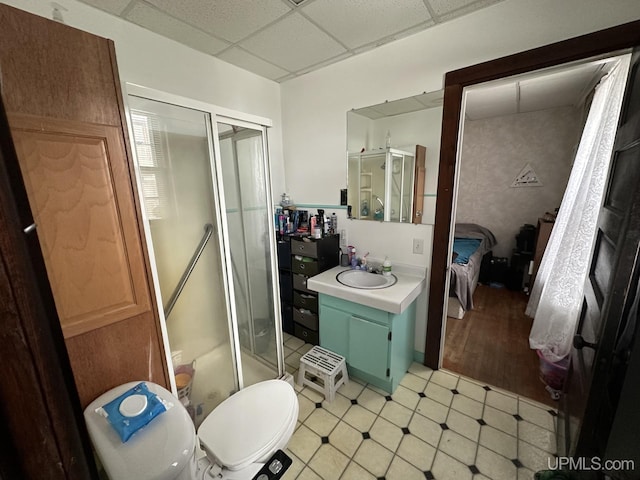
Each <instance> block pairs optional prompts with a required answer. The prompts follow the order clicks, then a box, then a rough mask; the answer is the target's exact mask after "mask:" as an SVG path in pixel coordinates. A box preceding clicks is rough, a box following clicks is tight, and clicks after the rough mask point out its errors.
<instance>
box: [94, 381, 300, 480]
mask: <svg viewBox="0 0 640 480" xmlns="http://www.w3.org/2000/svg"><path fill="white" fill-rule="evenodd" d="M138 383H140V382H130V383H126V384H124V385H120V386H118V387H115V388H113V389H111V390H109V391H108V392H106V393H104V394H102V395H100V396H99V397H98V398H96V399H95V400H94V401H93V402H91V404H89V405H88V406H87V408H86V409H85V411H84V418H85V421H86V424H87V430H88V431H89V436H90V437H91V441H92V442H93V446H94V448H95V451H96V453H97V455H98V457H99V459H100V461H101V463H102V466H103V467H104V469H105V471H106V473H107V475H108V477H109V478H110V479H111V480H131V479H136V480H210V479H214V478H215V479H218V480H223V479H224V480H250V479H252V478H253V477H254V476H255V475H256V473H257V472H258V471H259V470H260V468H261V467H262V466H263V465H264V463H265V462H266V461H267V460H269V458H270V457H271V456H272V455H273V454H274V453H275V452H276V451H277V450H278V449H284V448H285V447H286V445H287V443H288V442H289V439H290V438H291V435H292V434H293V430H294V428H295V425H296V421H297V419H298V398H297V396H296V393H295V391H294V389H293V387H292V386H291V385H290V384H289V383H287V382H285V381H283V380H267V381H263V382H259V383H256V384H254V385H251V386H249V387H247V388H244V389H243V390H240V391H239V392H238V393H236V394H234V395H231V396H230V397H229V398H227V399H226V400H225V401H223V402H222V403H221V404H220V405H218V406H217V407H216V408H215V409H214V410H213V411H212V412H211V413H210V414H209V415H208V416H207V417H206V418H205V419H204V421H203V422H202V424H201V425H200V427H199V428H198V432H197V436H196V431H195V428H194V426H193V422H192V421H191V418H190V417H189V414H188V413H187V410H186V409H185V408H184V407H183V406H182V404H181V403H180V401H179V400H178V399H177V398H176V397H175V396H174V395H173V394H172V393H171V392H169V391H168V390H166V389H165V388H163V387H161V386H160V385H156V384H155V383H152V382H145V383H146V385H147V387H148V389H149V390H150V391H151V392H153V393H155V394H156V395H158V396H159V397H160V398H161V399H162V400H164V401H166V402H170V403H171V404H173V406H172V407H171V408H169V409H168V410H167V411H165V412H163V413H162V414H160V415H159V416H158V417H156V418H154V419H153V420H152V421H151V422H150V423H149V424H147V425H146V426H144V427H143V428H142V429H140V430H139V431H138V432H136V433H135V434H133V436H131V438H129V440H128V441H127V442H125V443H123V442H122V441H121V439H120V437H119V436H118V434H117V433H116V431H115V430H114V429H113V427H112V426H111V425H110V424H109V423H108V421H107V419H106V418H105V417H103V416H102V415H100V414H99V413H97V412H96V409H97V408H99V407H101V406H103V405H105V404H106V403H108V402H110V401H111V400H113V399H115V398H117V397H118V396H120V395H122V394H123V393H124V392H126V391H127V390H129V389H130V388H132V387H134V386H136V385H137V384H138ZM196 440H197V441H198V442H199V445H200V448H201V450H202V451H203V452H204V454H205V456H204V457H202V456H201V455H200V457H201V458H197V457H198V456H199V455H198V449H197V448H196Z"/></svg>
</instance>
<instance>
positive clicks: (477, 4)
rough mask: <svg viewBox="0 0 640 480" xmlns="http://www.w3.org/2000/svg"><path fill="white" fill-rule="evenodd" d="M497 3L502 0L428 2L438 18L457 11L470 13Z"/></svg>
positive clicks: (434, 0)
mask: <svg viewBox="0 0 640 480" xmlns="http://www.w3.org/2000/svg"><path fill="white" fill-rule="evenodd" d="M499 1H502V0H428V2H429V4H430V5H431V7H432V8H433V11H434V12H435V14H436V15H437V16H438V17H441V16H443V15H446V14H450V13H452V12H457V11H458V10H463V12H461V13H460V14H464V13H470V12H472V11H474V10H477V9H479V8H483V7H486V6H487V4H492V3H497V2H499ZM455 16H458V15H455Z"/></svg>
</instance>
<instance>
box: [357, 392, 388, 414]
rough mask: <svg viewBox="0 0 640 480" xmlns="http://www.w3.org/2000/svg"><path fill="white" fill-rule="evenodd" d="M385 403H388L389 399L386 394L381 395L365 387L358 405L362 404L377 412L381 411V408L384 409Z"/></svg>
mask: <svg viewBox="0 0 640 480" xmlns="http://www.w3.org/2000/svg"><path fill="white" fill-rule="evenodd" d="M385 403H387V400H386V399H385V396H384V395H381V394H380V393H378V392H375V391H373V390H372V389H370V388H368V387H367V388H365V389H364V390H363V391H362V393H360V395H359V396H358V405H361V406H363V407H364V408H366V409H367V410H370V411H372V412H373V413H376V414H378V413H380V410H382V407H384V405H385Z"/></svg>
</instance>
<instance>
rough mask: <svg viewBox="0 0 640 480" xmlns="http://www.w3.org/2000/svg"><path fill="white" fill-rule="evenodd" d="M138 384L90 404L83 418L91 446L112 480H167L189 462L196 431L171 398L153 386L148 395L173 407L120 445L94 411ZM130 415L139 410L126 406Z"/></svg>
mask: <svg viewBox="0 0 640 480" xmlns="http://www.w3.org/2000/svg"><path fill="white" fill-rule="evenodd" d="M138 383H140V382H130V383H126V384H124V385H120V386H118V387H115V388H113V389H112V390H109V391H107V392H105V393H104V394H102V395H100V396H99V397H98V398H96V399H95V400H94V401H93V402H91V403H90V404H89V405H88V406H87V408H86V409H85V411H84V418H85V422H86V425H87V430H88V431H89V436H90V437H91V440H92V442H93V446H94V448H95V450H96V452H97V453H98V456H99V457H100V460H101V462H102V464H103V466H104V469H105V470H106V472H107V475H108V476H109V478H110V479H111V480H131V479H136V480H146V479H153V480H170V479H175V478H176V476H177V475H178V474H179V473H180V472H181V471H182V470H183V469H184V468H185V467H186V466H187V465H188V464H190V462H191V461H192V457H193V452H194V449H195V445H196V436H195V429H194V427H193V422H192V421H191V418H190V417H189V414H188V413H187V411H186V410H185V408H184V407H183V406H182V404H181V403H180V400H178V399H177V398H176V397H175V396H174V395H172V394H171V392H169V391H168V390H166V389H165V388H163V387H161V386H160V385H156V384H155V383H152V382H145V383H146V384H147V387H148V389H149V391H151V392H153V393H155V394H156V395H158V396H159V397H160V398H161V399H163V400H165V401H166V402H168V403H170V404H172V406H171V407H170V408H168V410H167V411H165V412H163V413H161V414H160V415H158V417H156V418H154V419H153V420H152V421H151V422H150V423H149V424H148V425H146V426H145V427H143V428H142V429H141V430H139V431H138V432H136V433H134V434H133V436H132V437H131V438H130V439H129V440H127V442H126V443H123V442H122V440H121V439H120V437H119V436H118V434H117V433H116V431H115V430H114V429H113V427H112V426H111V425H109V423H108V421H107V419H106V418H104V417H103V416H102V415H100V414H98V413H96V408H98V407H101V406H102V405H104V404H106V403H108V402H110V401H111V400H113V399H114V398H116V397H118V396H120V395H121V394H123V393H124V392H126V391H127V390H129V389H130V388H131V387H134V386H135V385H137V384H138ZM129 407H130V408H131V409H132V411H134V410H136V409H138V408H139V406H138V407H137V406H136V405H129Z"/></svg>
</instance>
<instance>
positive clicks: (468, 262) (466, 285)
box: [447, 223, 497, 319]
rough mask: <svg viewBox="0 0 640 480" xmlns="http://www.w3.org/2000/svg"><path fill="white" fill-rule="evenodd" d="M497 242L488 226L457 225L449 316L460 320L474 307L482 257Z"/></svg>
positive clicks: (450, 285)
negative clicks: (474, 293)
mask: <svg viewBox="0 0 640 480" xmlns="http://www.w3.org/2000/svg"><path fill="white" fill-rule="evenodd" d="M496 243H497V242H496V237H495V236H494V235H493V233H491V231H490V230H489V229H487V228H485V227H482V226H480V225H476V224H475V223H457V224H456V227H455V232H454V242H453V255H452V263H451V277H450V281H449V301H448V305H447V316H449V317H454V318H459V319H460V318H462V317H464V313H465V312H466V311H468V310H471V309H472V308H473V292H474V291H475V289H476V287H477V285H478V278H479V277H480V265H481V264H482V257H484V256H485V255H486V254H487V253H488V252H490V251H491V249H492V248H493V247H494V246H495V245H496Z"/></svg>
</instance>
